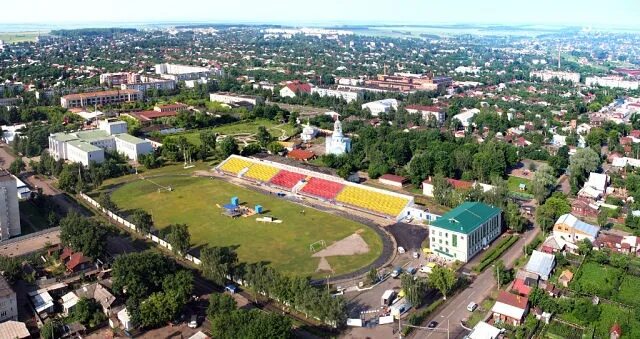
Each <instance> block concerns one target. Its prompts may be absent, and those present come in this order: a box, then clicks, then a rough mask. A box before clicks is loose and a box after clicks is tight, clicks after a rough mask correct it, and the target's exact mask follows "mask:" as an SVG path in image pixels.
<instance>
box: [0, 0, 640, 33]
mask: <svg viewBox="0 0 640 339" xmlns="http://www.w3.org/2000/svg"><path fill="white" fill-rule="evenodd" d="M1 2H2V5H1V6H0V7H1V8H2V10H0V25H2V24H25V23H30V24H70V25H77V24H87V25H90V24H100V23H166V22H194V23H196V22H212V23H213V22H221V23H222V22H224V23H282V24H298V25H304V24H318V25H322V24H325V25H330V24H375V23H385V24H460V23H480V24H542V25H572V26H573V25H577V26H592V27H618V28H622V27H629V28H639V27H640V20H638V17H640V1H639V0H606V1H604V0H319V1H318V0H316V1H313V0H311V1H309V0H307V1H303V0H179V1H176V0H100V1H94V0H29V1H15V0H1Z"/></svg>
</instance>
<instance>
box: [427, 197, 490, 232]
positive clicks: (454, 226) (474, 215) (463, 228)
mask: <svg viewBox="0 0 640 339" xmlns="http://www.w3.org/2000/svg"><path fill="white" fill-rule="evenodd" d="M500 213H501V211H500V209H499V208H497V207H493V206H489V205H487V204H484V203H481V202H465V203H463V204H461V205H460V206H458V207H456V208H454V209H452V210H451V211H449V212H447V213H445V214H444V215H443V216H442V217H441V218H439V219H438V220H436V221H434V222H433V223H431V226H435V227H439V228H444V229H447V230H449V231H453V232H460V233H465V234H469V233H471V232H473V231H474V230H475V229H476V228H478V227H480V225H482V224H483V223H484V222H486V221H487V220H489V219H491V218H493V217H494V216H496V215H498V214H500Z"/></svg>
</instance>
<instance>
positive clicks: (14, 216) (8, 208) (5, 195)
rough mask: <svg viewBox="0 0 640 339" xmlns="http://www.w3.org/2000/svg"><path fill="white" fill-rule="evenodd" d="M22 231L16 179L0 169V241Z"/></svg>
mask: <svg viewBox="0 0 640 339" xmlns="http://www.w3.org/2000/svg"><path fill="white" fill-rule="evenodd" d="M21 233H22V230H21V228H20V209H19V207H18V188H17V185H16V179H15V178H14V177H13V176H12V175H11V174H10V173H9V172H7V171H6V170H4V169H0V241H3V240H7V239H9V238H11V237H15V236H17V235H20V234H21ZM1 309H2V307H1V306H0V310H1ZM1 318H2V317H1V316H0V319H1Z"/></svg>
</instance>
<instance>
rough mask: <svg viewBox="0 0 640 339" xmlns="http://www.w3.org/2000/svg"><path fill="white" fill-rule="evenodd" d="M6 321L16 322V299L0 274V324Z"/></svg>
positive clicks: (13, 292) (14, 293)
mask: <svg viewBox="0 0 640 339" xmlns="http://www.w3.org/2000/svg"><path fill="white" fill-rule="evenodd" d="M8 320H18V299H17V298H16V292H15V291H14V290H13V289H12V288H11V286H9V283H8V282H7V280H6V279H5V278H4V277H3V276H2V274H0V323H1V322H5V321H8ZM0 334H1V333H0Z"/></svg>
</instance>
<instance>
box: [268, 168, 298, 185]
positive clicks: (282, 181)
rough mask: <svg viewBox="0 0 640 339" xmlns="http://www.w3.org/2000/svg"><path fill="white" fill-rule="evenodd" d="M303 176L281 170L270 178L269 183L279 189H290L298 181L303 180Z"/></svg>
mask: <svg viewBox="0 0 640 339" xmlns="http://www.w3.org/2000/svg"><path fill="white" fill-rule="evenodd" d="M304 178H305V176H304V175H303V174H299V173H293V172H289V171H287V170H281V171H280V172H278V174H276V175H275V176H274V177H273V178H271V183H272V184H274V185H277V186H280V187H284V188H288V189H292V188H293V186H295V185H296V184H297V183H298V182H299V181H300V180H302V179H304Z"/></svg>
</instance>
